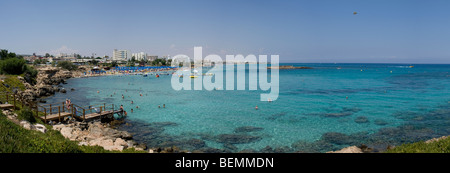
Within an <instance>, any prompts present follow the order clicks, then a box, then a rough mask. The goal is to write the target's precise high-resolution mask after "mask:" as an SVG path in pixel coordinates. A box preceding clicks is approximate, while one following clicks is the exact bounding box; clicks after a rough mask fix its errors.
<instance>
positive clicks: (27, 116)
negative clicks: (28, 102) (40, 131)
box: [17, 107, 36, 123]
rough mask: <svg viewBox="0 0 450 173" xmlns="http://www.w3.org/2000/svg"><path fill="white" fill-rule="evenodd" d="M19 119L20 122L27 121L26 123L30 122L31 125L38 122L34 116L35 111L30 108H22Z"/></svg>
mask: <svg viewBox="0 0 450 173" xmlns="http://www.w3.org/2000/svg"><path fill="white" fill-rule="evenodd" d="M17 118H18V119H19V120H25V121H28V122H30V123H35V122H36V119H35V118H34V116H33V111H31V109H30V108H28V107H24V108H22V109H21V110H20V111H19V113H18V116H17Z"/></svg>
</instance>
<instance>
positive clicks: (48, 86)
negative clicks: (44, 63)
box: [18, 67, 81, 102]
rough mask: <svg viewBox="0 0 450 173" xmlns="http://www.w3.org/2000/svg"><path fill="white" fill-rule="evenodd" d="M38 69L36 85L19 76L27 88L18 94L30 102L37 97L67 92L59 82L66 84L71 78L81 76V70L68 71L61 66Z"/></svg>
mask: <svg viewBox="0 0 450 173" xmlns="http://www.w3.org/2000/svg"><path fill="white" fill-rule="evenodd" d="M37 70H38V76H37V79H36V84H35V85H31V84H29V83H28V82H26V81H25V79H24V78H23V77H20V76H19V77H18V78H19V80H20V81H22V83H23V84H24V86H25V90H24V91H19V93H18V94H19V96H21V97H22V98H23V99H24V100H26V101H28V102H31V101H36V99H37V98H41V97H47V96H51V95H53V94H55V93H56V92H65V91H66V89H64V88H62V86H61V85H59V84H61V83H62V84H65V83H66V80H67V79H69V78H72V77H79V76H81V72H79V71H68V70H64V69H61V68H60V67H44V68H38V69H37Z"/></svg>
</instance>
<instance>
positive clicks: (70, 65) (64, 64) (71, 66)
mask: <svg viewBox="0 0 450 173" xmlns="http://www.w3.org/2000/svg"><path fill="white" fill-rule="evenodd" d="M58 67H61V68H63V69H66V70H70V71H72V70H76V69H77V66H76V65H74V64H73V63H72V62H70V61H59V62H58Z"/></svg>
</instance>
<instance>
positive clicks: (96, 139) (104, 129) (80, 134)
mask: <svg viewBox="0 0 450 173" xmlns="http://www.w3.org/2000/svg"><path fill="white" fill-rule="evenodd" d="M53 129H54V130H58V131H60V132H61V134H62V135H63V136H64V137H65V138H67V139H70V140H72V141H78V142H79V145H88V146H101V147H103V148H104V149H105V150H111V151H112V150H114V151H122V150H124V149H127V148H135V150H141V151H142V150H144V148H142V147H138V146H137V143H136V142H135V141H133V136H132V135H131V134H130V133H128V132H126V131H119V130H116V129H112V128H109V127H108V126H107V125H106V124H102V123H100V122H91V123H88V124H87V127H86V125H85V124H83V123H80V122H75V123H72V124H59V125H54V126H53Z"/></svg>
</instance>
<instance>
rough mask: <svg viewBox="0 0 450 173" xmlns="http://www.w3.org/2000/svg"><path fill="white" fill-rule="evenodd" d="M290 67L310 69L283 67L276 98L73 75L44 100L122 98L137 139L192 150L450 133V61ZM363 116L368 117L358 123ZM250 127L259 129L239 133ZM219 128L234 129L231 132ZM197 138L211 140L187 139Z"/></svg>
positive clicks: (301, 147) (376, 141)
mask: <svg viewBox="0 0 450 173" xmlns="http://www.w3.org/2000/svg"><path fill="white" fill-rule="evenodd" d="M283 65H284V64H283ZM292 65H295V66H309V67H313V69H298V70H280V84H279V86H280V94H279V97H278V100H276V101H274V102H271V103H269V102H261V101H259V99H260V94H261V93H267V92H268V91H249V90H245V91H206V90H203V91H175V90H173V89H172V87H171V75H162V76H161V77H160V78H155V77H154V76H152V75H149V76H148V77H143V76H141V75H130V76H106V77H93V78H80V79H70V80H68V84H67V85H65V86H64V87H65V88H75V89H76V90H75V91H72V92H71V91H69V92H68V93H67V94H62V93H58V94H56V95H55V96H52V97H50V98H47V101H48V102H50V103H51V102H57V101H63V100H64V99H65V98H70V99H71V100H72V102H73V103H75V104H78V105H89V104H95V103H102V102H107V103H114V104H116V105H121V104H122V105H123V106H124V107H125V109H126V110H127V111H128V112H129V114H128V115H129V116H128V118H127V121H128V122H129V123H130V124H132V125H133V126H131V127H130V126H123V127H121V128H123V129H126V130H129V131H131V132H134V133H135V139H136V140H137V141H139V142H146V143H147V144H148V145H149V146H152V147H155V146H170V145H177V146H179V147H181V148H186V149H189V150H195V149H202V148H203V149H204V148H208V147H211V148H218V149H224V148H225V149H228V151H229V150H231V151H232V152H237V151H240V150H243V149H253V150H256V151H261V149H263V148H265V147H266V146H271V147H272V148H273V149H275V148H282V149H283V150H278V151H283V152H293V151H306V152H323V151H329V150H333V149H337V148H340V147H343V146H347V145H353V144H360V143H364V144H369V145H373V146H374V147H376V146H378V145H380V144H381V143H382V142H380V141H389V144H391V143H392V144H397V143H401V142H412V141H417V140H421V139H422V138H423V139H425V138H429V137H434V136H439V135H449V134H448V133H450V129H449V128H450V127H449V125H450V111H449V110H450V108H449V106H448V105H449V104H450V74H449V71H450V65H414V68H409V66H410V65H396V64H292ZM391 71H392V72H391ZM204 72H205V71H204ZM196 80H199V79H198V78H197V79H196ZM97 91H99V92H100V93H97ZM114 93H115V94H114ZM140 93H142V94H143V96H140ZM122 94H123V95H124V96H125V99H122ZM111 95H112V96H111ZM347 97H348V99H347ZM131 101H133V102H134V104H131ZM163 104H165V106H166V108H162V106H163ZM158 105H160V106H161V108H158ZM256 105H258V107H259V109H258V110H255V109H254V107H255V106H256ZM136 106H139V107H140V108H139V109H136V108H135V107H136ZM132 108H134V113H131V112H130V109H132ZM357 117H360V118H361V117H363V118H361V119H364V120H367V121H368V122H367V121H363V122H355V120H356V119H357ZM161 122H164V123H161ZM169 122H170V123H169ZM244 126H252V127H260V128H259V129H257V130H254V131H251V130H249V131H248V132H236V131H235V129H236V128H239V127H244ZM410 127H412V128H410ZM334 132H337V133H334ZM223 134H232V135H236V134H237V135H238V136H234V137H235V138H233V139H229V138H226V139H225V138H224V136H223ZM330 134H331V135H330ZM253 137H254V138H253ZM349 138H351V139H349ZM191 139H200V140H201V141H204V142H205V145H203V144H200V145H196V144H192V145H191V144H190V142H192V140H191ZM352 139H354V140H352ZM189 140H191V141H189ZM197 142H198V141H197ZM200 143H201V142H200ZM309 144H311V145H309ZM383 144H385V145H387V144H386V143H383ZM230 146H231V147H230ZM233 147H236V148H233ZM283 147H284V148H283ZM383 147H384V145H383ZM230 148H232V149H230Z"/></svg>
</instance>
